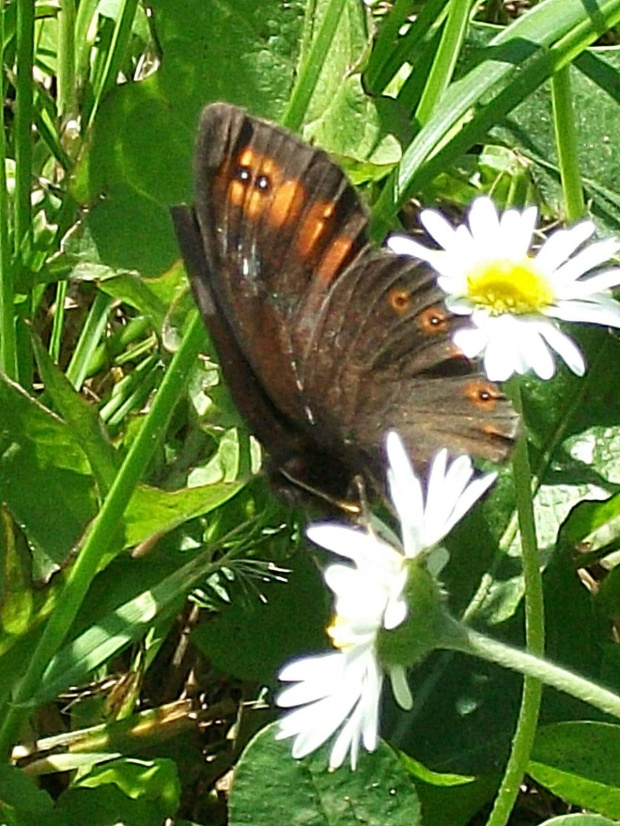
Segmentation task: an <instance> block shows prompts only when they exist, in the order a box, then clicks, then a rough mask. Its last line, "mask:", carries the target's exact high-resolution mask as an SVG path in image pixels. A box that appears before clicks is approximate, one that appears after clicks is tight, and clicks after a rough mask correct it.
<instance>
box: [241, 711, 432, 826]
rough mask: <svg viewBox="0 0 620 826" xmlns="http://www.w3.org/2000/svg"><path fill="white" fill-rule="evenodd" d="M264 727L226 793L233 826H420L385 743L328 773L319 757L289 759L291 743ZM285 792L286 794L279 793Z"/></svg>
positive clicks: (411, 794) (410, 792)
mask: <svg viewBox="0 0 620 826" xmlns="http://www.w3.org/2000/svg"><path fill="white" fill-rule="evenodd" d="M275 732H276V727H275V725H271V726H268V727H267V728H265V729H263V730H262V731H261V732H260V733H259V734H258V735H257V736H256V737H255V738H254V739H253V740H252V741H251V742H250V744H249V745H248V747H247V748H246V749H245V751H244V752H243V755H242V756H241V759H240V760H239V764H238V766H237V770H236V774H235V782H234V785H233V788H232V792H231V795H230V817H229V823H230V825H231V826H273V824H274V823H286V824H287V826H288V825H289V824H290V826H302V825H303V826H359V824H360V823H364V824H367V826H385V824H387V823H389V824H390V826H401V825H402V826H419V825H421V824H422V819H421V813H420V804H419V803H418V799H417V797H416V793H415V789H414V787H413V785H412V784H411V782H410V780H409V778H408V777H407V774H406V773H405V771H404V770H403V768H402V766H401V765H400V764H399V762H398V758H397V757H396V755H395V754H394V753H393V752H392V750H391V749H389V748H388V747H387V746H386V745H385V744H383V743H381V744H380V745H379V747H378V749H377V751H376V752H374V753H373V754H367V753H365V752H363V753H362V754H360V757H359V760H358V765H357V769H356V771H354V772H353V771H351V770H350V768H349V766H348V765H345V766H343V767H342V768H340V769H338V770H337V771H335V772H329V771H328V770H327V762H326V759H325V757H324V755H323V754H318V755H312V756H310V757H306V758H305V759H303V760H293V758H292V757H291V754H290V744H289V743H286V742H282V741H276V740H275V739H274V735H275ZM283 789H286V793H285V794H283Z"/></svg>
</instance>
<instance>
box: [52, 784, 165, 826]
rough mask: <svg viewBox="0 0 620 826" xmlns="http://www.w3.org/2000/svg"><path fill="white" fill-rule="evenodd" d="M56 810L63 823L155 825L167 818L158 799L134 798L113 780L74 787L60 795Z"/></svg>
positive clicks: (81, 825)
mask: <svg viewBox="0 0 620 826" xmlns="http://www.w3.org/2000/svg"><path fill="white" fill-rule="evenodd" d="M55 813H56V814H58V815H59V816H60V817H61V818H62V823H63V826H84V824H88V826H110V824H116V823H123V824H127V826H153V824H154V823H162V822H163V818H162V816H161V814H160V811H159V807H158V805H157V804H156V803H155V802H153V801H152V800H149V799H142V798H139V799H138V800H134V799H133V798H131V797H129V796H128V795H126V794H124V793H123V792H122V791H121V790H120V789H119V788H117V787H116V786H114V785H113V784H108V785H107V786H99V787H98V788H95V789H88V788H70V789H68V790H67V791H66V792H63V794H61V796H60V797H59V799H58V803H57V804H56V809H55Z"/></svg>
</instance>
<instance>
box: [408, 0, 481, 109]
mask: <svg viewBox="0 0 620 826" xmlns="http://www.w3.org/2000/svg"><path fill="white" fill-rule="evenodd" d="M470 10H471V0H451V2H450V6H449V8H448V18H447V20H446V25H445V28H444V30H443V34H442V36H441V41H440V43H439V48H438V49H437V54H436V55H435V60H434V61H433V65H432V67H431V71H430V74H429V76H428V79H427V81H426V84H425V87H424V92H423V94H422V97H421V99H420V103H419V105H418V108H417V110H416V113H415V120H416V121H417V122H418V123H419V124H420V125H424V124H425V123H426V122H427V121H428V119H429V117H430V115H431V113H432V111H433V109H434V108H435V106H436V104H437V102H438V101H439V100H440V99H441V97H442V95H443V93H444V92H445V90H446V89H447V88H448V84H449V83H450V80H451V79H452V73H453V72H454V67H455V65H456V61H457V59H458V56H459V54H460V53H461V47H462V45H463V39H464V37H465V32H466V31H467V23H468V21H469V12H470Z"/></svg>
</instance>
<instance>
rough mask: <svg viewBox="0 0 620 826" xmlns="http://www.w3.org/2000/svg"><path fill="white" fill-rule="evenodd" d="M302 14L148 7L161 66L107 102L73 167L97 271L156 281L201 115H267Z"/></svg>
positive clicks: (271, 7)
mask: <svg viewBox="0 0 620 826" xmlns="http://www.w3.org/2000/svg"><path fill="white" fill-rule="evenodd" d="M305 9H306V3H305V2H304V0H292V2H290V3H286V4H282V3H281V2H280V0H246V2H244V4H243V14H240V12H239V6H238V3H237V0H224V2H222V3H202V4H201V3H195V2H192V0H156V2H153V4H152V12H153V18H152V19H153V20H154V21H155V25H156V28H157V38H158V43H159V44H160V46H161V49H162V52H163V58H162V64H161V67H160V68H159V70H158V71H157V72H156V73H155V74H153V75H151V76H150V77H148V78H147V79H146V80H144V81H141V82H140V83H132V84H127V85H125V86H124V87H121V88H118V89H117V90H115V92H114V93H113V94H111V95H109V96H108V98H107V99H106V101H105V103H104V104H103V106H102V108H101V110H100V112H99V116H98V119H97V123H96V128H95V135H94V140H93V143H92V146H91V147H89V149H88V151H87V152H86V154H85V155H84V156H83V158H82V159H81V163H80V165H79V167H78V170H77V177H76V182H75V192H76V194H77V196H78V198H79V199H80V200H81V201H82V202H94V201H96V202H97V203H96V204H95V206H94V208H93V209H92V212H91V213H90V215H89V219H88V223H89V227H90V230H91V231H92V235H93V238H94V241H95V243H96V245H97V248H98V251H99V254H100V256H101V258H102V260H104V261H105V262H106V263H107V264H109V265H111V266H120V267H122V268H125V269H137V270H139V271H140V272H141V273H143V274H146V275H158V274H159V273H161V272H162V271H164V270H165V269H167V268H168V267H169V266H170V265H171V264H172V262H173V261H174V260H175V259H176V258H178V251H177V246H176V241H175V238H174V234H173V231H172V225H171V223H170V218H169V215H168V208H169V206H170V205H171V204H174V203H179V202H181V201H184V200H191V199H192V191H193V186H192V182H191V156H192V151H193V144H194V136H195V130H196V124H197V121H198V115H199V112H200V110H201V108H202V107H203V106H204V105H205V104H206V103H208V102H209V101H213V100H227V101H230V102H234V103H237V104H239V105H241V106H245V107H247V108H248V109H250V110H251V111H253V112H255V113H257V114H261V115H264V116H268V117H272V118H277V117H278V116H279V115H280V114H281V113H282V110H283V108H284V104H285V102H286V100H287V99H288V96H289V93H290V89H291V86H292V82H293V76H294V69H295V66H296V64H297V59H298V56H299V49H300V36H301V32H302V24H303V14H304V11H305ZM188 21H191V25H188ZM102 193H105V195H106V196H107V197H106V198H105V200H103V201H99V200H98V198H99V195H100V194H102ZM128 221H130V222H131V227H132V231H131V233H129V232H127V222H128Z"/></svg>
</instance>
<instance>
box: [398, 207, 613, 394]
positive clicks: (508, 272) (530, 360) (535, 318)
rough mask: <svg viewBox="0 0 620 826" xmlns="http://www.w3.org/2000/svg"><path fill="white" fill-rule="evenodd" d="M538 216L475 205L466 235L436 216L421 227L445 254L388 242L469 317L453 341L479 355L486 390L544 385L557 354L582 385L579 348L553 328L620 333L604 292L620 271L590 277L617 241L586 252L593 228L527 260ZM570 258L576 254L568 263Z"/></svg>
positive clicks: (578, 229)
mask: <svg viewBox="0 0 620 826" xmlns="http://www.w3.org/2000/svg"><path fill="white" fill-rule="evenodd" d="M536 218H537V209H536V207H528V208H527V209H525V210H523V212H519V211H518V210H516V209H507V210H506V211H505V212H503V213H502V215H501V216H500V215H498V213H497V209H496V208H495V205H494V204H493V202H492V201H491V199H490V198H487V197H480V198H477V199H476V200H475V201H474V202H473V204H472V206H471V209H470V211H469V221H468V223H469V226H465V225H460V226H458V227H456V228H454V227H452V226H451V225H450V224H449V223H448V221H446V219H445V218H444V217H443V216H442V215H440V214H439V213H438V212H436V211H434V210H425V211H424V212H422V214H421V216H420V219H421V221H422V223H423V224H424V226H425V227H426V229H427V230H428V232H429V233H430V235H431V236H432V237H433V238H434V239H435V241H437V243H438V244H439V245H440V246H441V247H442V249H438V250H432V249H428V248H427V247H424V246H423V245H422V244H418V243H417V242H416V241H413V240H412V239H411V238H406V237H403V236H397V235H395V236H393V237H392V238H390V239H389V240H388V246H389V247H390V248H391V249H392V250H393V251H394V252H396V253H399V254H403V255H412V256H415V257H416V258H421V259H422V260H423V261H428V262H429V264H431V266H432V267H433V268H434V269H435V270H437V272H438V273H439V278H438V284H439V286H440V287H441V288H442V289H443V290H444V292H445V293H446V294H447V299H446V304H447V306H448V308H449V309H450V310H451V311H452V312H454V313H456V314H458V315H469V316H471V320H472V322H473V326H472V327H470V328H468V329H461V330H459V331H458V332H457V333H456V334H455V335H454V343H455V344H456V346H457V347H459V349H461V350H462V351H463V353H464V354H465V355H466V356H468V357H470V358H473V357H475V356H479V355H482V356H483V359H484V369H485V372H486V374H487V376H488V377H489V378H490V379H491V380H492V381H504V380H506V379H508V378H509V377H510V376H511V375H513V374H514V373H520V374H523V373H526V372H527V371H528V370H530V369H531V370H533V371H534V372H535V373H536V375H537V376H539V377H540V378H541V379H549V378H551V377H552V376H553V374H554V373H555V360H554V357H553V355H552V351H555V352H556V353H557V354H558V355H559V356H560V357H561V358H562V359H563V360H564V361H565V362H566V364H567V365H568V367H569V368H570V369H571V370H572V371H573V372H574V373H576V374H577V375H578V376H582V375H583V374H584V372H585V361H584V358H583V355H582V354H581V351H580V350H579V348H578V347H577V345H576V344H575V342H574V341H573V340H572V339H571V338H569V336H567V335H566V334H565V333H564V332H562V331H561V330H560V329H559V327H558V325H557V323H556V322H555V321H554V320H553V319H558V320H560V321H581V322H588V323H591V324H603V325H607V326H610V327H620V303H618V302H617V301H615V300H614V299H613V298H612V296H611V294H610V293H609V292H608V291H609V290H610V289H611V288H612V287H617V286H618V285H620V269H608V270H604V271H603V272H598V273H597V274H596V275H590V276H589V277H587V278H582V276H585V275H586V274H587V273H590V271H591V270H592V269H594V268H595V267H600V266H601V265H603V264H605V263H606V262H608V261H609V259H610V258H611V256H613V255H614V254H615V253H616V252H617V251H618V250H619V249H620V243H619V242H618V241H617V240H616V239H614V238H608V239H606V240H604V241H597V242H594V243H591V244H589V245H587V246H584V247H583V249H581V251H580V252H577V253H576V250H577V249H578V247H580V246H581V245H582V244H584V242H585V241H587V240H588V238H590V237H591V235H592V234H593V233H594V224H593V223H592V222H591V221H582V222H581V223H579V224H577V225H576V226H574V227H571V228H570V229H561V230H556V231H555V232H554V233H552V234H551V235H550V236H549V238H548V239H547V241H545V243H544V244H543V245H542V247H541V248H540V249H539V250H538V251H537V252H536V253H535V254H534V255H531V254H530V253H529V249H530V247H531V244H532V237H533V233H534V227H535V225H536ZM574 253H576V254H574Z"/></svg>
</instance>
